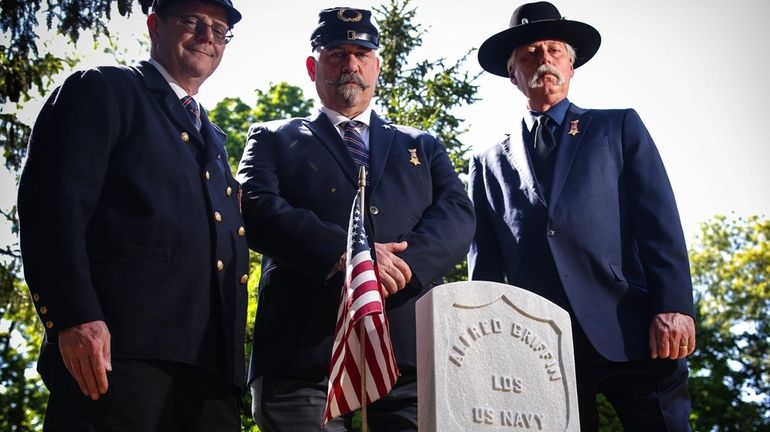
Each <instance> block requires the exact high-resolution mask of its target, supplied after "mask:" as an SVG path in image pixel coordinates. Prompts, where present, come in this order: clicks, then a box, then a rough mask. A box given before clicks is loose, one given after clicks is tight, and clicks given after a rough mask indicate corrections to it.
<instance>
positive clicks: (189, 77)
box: [19, 0, 249, 432]
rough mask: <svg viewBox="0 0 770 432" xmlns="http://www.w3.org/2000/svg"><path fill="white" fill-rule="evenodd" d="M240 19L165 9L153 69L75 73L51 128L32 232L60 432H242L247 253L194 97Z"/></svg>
mask: <svg viewBox="0 0 770 432" xmlns="http://www.w3.org/2000/svg"><path fill="white" fill-rule="evenodd" d="M240 19H241V15H240V13H238V11H237V10H236V9H235V8H233V5H232V2H231V1H230V0H156V1H155V3H154V4H153V8H152V13H151V14H150V15H149V16H148V17H147V29H148V31H149V34H150V39H151V42H152V45H151V52H150V60H149V61H147V62H141V63H139V64H137V65H135V66H131V67H110V66H106V67H99V68H95V69H91V70H86V71H81V72H77V73H75V74H73V75H72V76H70V77H69V78H67V80H66V81H65V82H64V84H63V85H61V86H60V87H59V88H57V89H56V90H55V91H54V93H53V95H52V96H51V97H50V98H49V99H48V101H47V102H46V103H45V105H44V107H43V109H42V111H41V112H40V115H39V116H38V118H37V121H36V123H35V126H34V128H33V130H32V135H31V139H30V142H29V150H28V151H29V153H28V158H27V161H26V163H25V165H24V170H23V172H22V175H21V182H20V186H19V219H20V229H21V252H22V258H23V262H24V274H25V277H26V281H27V283H28V285H29V288H30V291H31V294H32V299H33V300H34V305H35V308H36V310H37V312H38V314H39V316H40V319H41V321H42V322H43V324H44V326H45V330H46V331H45V341H44V344H43V347H42V350H41V354H40V359H39V361H38V370H39V371H40V373H41V375H42V377H43V381H44V382H45V384H46V386H47V387H48V389H49V390H50V398H49V400H48V406H47V410H46V417H45V424H44V426H43V430H44V431H46V432H47V431H67V432H78V431H84V432H85V431H145V432H149V431H158V432H161V431H163V432H166V431H185V432H188V431H231V432H236V431H240V414H239V405H240V395H241V394H242V392H243V386H244V384H245V376H244V375H245V373H244V372H245V367H244V366H245V361H244V360H245V355H244V352H243V349H244V348H243V347H244V334H245V327H246V319H245V318H246V302H247V295H246V282H247V276H246V275H247V274H248V257H249V255H248V246H247V244H246V237H245V231H244V227H243V219H242V218H241V214H240V209H239V203H238V196H239V193H238V191H239V186H238V184H237V182H236V181H235V179H234V178H233V177H232V175H231V173H230V168H229V166H228V164H227V155H226V154H225V150H224V146H223V144H224V141H225V134H224V133H223V132H222V131H221V130H220V129H219V128H217V127H216V126H214V125H213V124H211V122H209V120H208V117H207V115H206V111H205V110H203V109H202V108H200V107H199V106H198V103H197V102H196V101H195V100H194V98H193V97H194V96H195V95H196V94H197V93H198V89H199V87H200V86H201V84H203V82H204V81H205V80H206V79H207V78H208V77H209V76H210V75H211V74H212V73H213V72H214V70H215V69H216V68H217V66H218V65H219V62H220V60H221V59H222V55H223V53H224V51H225V46H226V44H227V42H228V41H229V40H230V38H231V37H232V34H231V33H230V29H231V28H232V26H233V25H234V24H235V23H236V22H238V21H239V20H240Z"/></svg>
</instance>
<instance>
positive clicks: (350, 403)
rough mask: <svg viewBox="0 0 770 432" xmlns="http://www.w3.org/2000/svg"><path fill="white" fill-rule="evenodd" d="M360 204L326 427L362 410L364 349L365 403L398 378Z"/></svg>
mask: <svg viewBox="0 0 770 432" xmlns="http://www.w3.org/2000/svg"><path fill="white" fill-rule="evenodd" d="M360 200H361V194H360V193H358V194H356V198H355V199H354V200H353V209H352V210H351V212H350V225H349V228H348V249H347V260H346V263H347V265H346V267H345V285H344V286H343V289H342V296H341V299H340V308H339V311H338V312H337V326H336V329H335V336H334V346H333V348H332V358H331V364H330V366H329V390H328V393H327V397H326V414H325V416H324V424H325V423H326V422H328V421H329V420H331V419H333V418H335V417H338V416H340V415H343V414H347V413H349V412H352V411H353V410H356V409H358V408H360V407H361V365H360V364H359V363H360V361H361V354H360V353H361V344H363V345H364V348H365V355H364V357H365V360H364V361H365V363H366V364H365V369H366V374H365V376H366V400H365V401H364V404H366V405H368V404H370V403H372V402H374V401H376V400H377V399H379V398H381V397H382V396H384V395H386V394H387V393H388V392H389V391H390V389H391V388H393V384H394V383H395V382H396V378H398V367H397V366H396V359H395V357H394V356H393V347H392V345H391V343H390V329H389V327H388V318H387V316H385V310H384V309H385V308H384V301H383V298H382V293H381V292H380V281H379V277H378V275H377V272H376V270H375V267H374V262H373V261H372V254H371V251H370V249H369V242H368V241H367V237H366V231H365V230H364V221H363V218H362V217H361V210H360V207H359V203H360ZM358 323H361V324H362V325H363V326H364V329H365V332H364V340H363V341H361V340H359V334H358Z"/></svg>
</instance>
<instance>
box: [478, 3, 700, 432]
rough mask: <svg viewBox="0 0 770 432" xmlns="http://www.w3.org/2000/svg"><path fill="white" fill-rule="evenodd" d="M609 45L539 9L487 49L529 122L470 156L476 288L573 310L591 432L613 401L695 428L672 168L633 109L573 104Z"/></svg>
mask: <svg viewBox="0 0 770 432" xmlns="http://www.w3.org/2000/svg"><path fill="white" fill-rule="evenodd" d="M600 43H601V37H600V36H599V32H598V31H596V29H594V28H593V27H592V26H590V25H588V24H585V23H582V22H578V21H571V20H567V19H565V18H563V17H562V16H561V14H560V13H559V11H558V10H557V9H556V7H555V6H553V5H552V4H550V3H548V2H537V3H528V4H524V5H522V6H520V7H519V8H517V9H516V10H515V11H514V13H513V16H512V17H511V21H510V26H509V28H508V29H506V30H504V31H502V32H500V33H497V34H495V35H493V36H492V37H490V38H489V39H487V40H486V41H485V42H484V43H483V44H482V46H481V48H480V49H479V54H478V56H479V63H480V64H481V66H482V67H483V68H484V69H485V70H487V71H488V72H490V73H493V74H495V75H499V76H501V77H505V78H508V79H510V80H511V82H512V83H513V84H514V85H516V87H517V88H518V89H519V90H520V91H521V92H522V93H523V94H524V95H525V96H526V98H527V101H528V108H529V114H527V115H525V116H524V118H523V119H522V120H521V121H520V122H519V126H518V127H515V128H513V130H512V131H511V133H510V134H509V135H508V136H507V137H506V138H505V139H503V140H502V141H501V142H499V143H497V144H496V145H495V146H493V147H490V148H488V149H486V150H484V151H481V152H479V153H478V154H475V155H474V156H473V158H472V162H471V168H470V194H471V198H472V200H473V202H474V206H475V211H476V217H477V228H476V235H475V237H474V241H473V244H472V245H471V251H470V254H469V262H468V267H469V272H470V277H471V278H472V279H477V280H491V281H498V282H507V283H510V284H512V285H517V286H520V287H523V288H526V289H528V290H530V291H533V292H535V293H537V294H540V295H542V296H544V297H546V298H548V299H550V300H552V301H553V302H555V303H557V304H558V305H560V306H561V307H563V308H565V309H566V310H567V311H568V312H569V313H570V315H571V317H572V318H573V337H574V343H575V357H576V369H577V390H578V399H579V405H580V424H581V430H583V431H594V430H597V429H598V416H597V412H596V394H597V393H604V395H605V396H606V397H607V399H608V400H609V401H610V402H611V403H612V405H613V406H614V407H615V410H616V412H617V414H618V416H619V418H620V419H621V421H622V423H623V425H624V428H625V429H626V430H638V431H687V430H689V425H688V416H689V413H690V401H689V396H688V391H687V363H686V360H685V357H686V356H687V355H689V354H691V353H692V352H693V350H694V349H695V323H694V319H693V318H692V317H693V315H694V312H693V299H692V283H691V280H690V273H689V264H688V258H687V249H686V246H685V242H684V236H683V233H682V228H681V224H680V221H679V215H678V211H677V208H676V203H675V201H674V195H673V192H672V190H671V185H670V183H669V180H668V177H667V175H666V171H665V169H664V167H663V163H662V161H661V159H660V156H659V154H658V151H657V149H656V147H655V144H654V143H653V140H652V138H651V137H650V135H649V133H648V132H647V130H646V128H645V127H644V125H643V124H642V121H641V119H640V118H639V116H638V115H637V113H636V112H635V111H634V110H631V109H623V110H595V109H583V108H579V107H577V106H576V105H574V104H572V103H571V102H570V101H569V100H568V99H567V93H568V91H569V85H570V81H571V79H572V77H573V75H574V73H575V69H577V68H578V67H580V66H582V65H583V64H585V63H586V62H587V61H589V60H590V59H591V58H592V57H593V56H594V54H596V52H597V51H598V49H599V45H600Z"/></svg>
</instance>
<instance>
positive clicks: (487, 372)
mask: <svg viewBox="0 0 770 432" xmlns="http://www.w3.org/2000/svg"><path fill="white" fill-rule="evenodd" d="M416 308H417V383H418V394H419V396H418V397H419V399H418V400H419V403H418V419H419V430H420V432H453V431H457V432H467V431H489V432H496V431H525V430H530V431H547V432H552V431H560V432H561V431H579V430H580V421H579V416H578V403H577V389H576V387H575V361H574V354H573V351H574V350H573V345H572V330H571V325H570V317H569V314H568V313H567V312H566V311H565V310H564V309H562V308H560V307H559V306H557V305H556V304H554V303H552V302H551V301H549V300H547V299H545V298H543V297H541V296H538V295H536V294H533V293H531V292H529V291H526V290H524V289H521V288H518V287H515V286H512V285H506V284H501V283H495V282H482V281H471V282H455V283H450V284H445V285H441V286H438V287H435V288H433V289H432V290H431V291H430V292H428V293H427V294H426V295H425V296H423V297H422V298H421V299H420V300H418V301H417V305H416Z"/></svg>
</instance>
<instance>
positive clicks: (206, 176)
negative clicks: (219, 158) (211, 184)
mask: <svg viewBox="0 0 770 432" xmlns="http://www.w3.org/2000/svg"><path fill="white" fill-rule="evenodd" d="M203 178H205V179H206V180H208V179H210V178H211V174H209V172H208V171H204V172H203Z"/></svg>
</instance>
